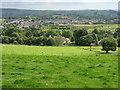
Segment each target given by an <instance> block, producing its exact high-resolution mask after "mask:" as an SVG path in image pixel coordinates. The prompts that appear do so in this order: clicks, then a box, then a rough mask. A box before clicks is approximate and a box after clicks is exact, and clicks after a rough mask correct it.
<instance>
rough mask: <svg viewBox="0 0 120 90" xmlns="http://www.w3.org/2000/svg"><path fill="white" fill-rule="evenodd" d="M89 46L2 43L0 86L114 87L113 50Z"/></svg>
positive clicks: (116, 76)
mask: <svg viewBox="0 0 120 90" xmlns="http://www.w3.org/2000/svg"><path fill="white" fill-rule="evenodd" d="M92 50H93V51H89V47H67V46H64V47H47V46H43V47H42V46H24V45H3V47H2V53H3V54H2V66H3V67H2V75H3V79H2V80H3V83H2V85H3V86H2V87H3V88H117V87H118V86H117V85H118V57H117V56H111V55H116V54H117V51H116V52H110V53H109V54H105V53H104V54H103V51H101V47H94V48H92ZM95 51H99V52H95ZM42 52H45V53H42ZM51 53H52V54H51ZM73 53H74V54H73Z"/></svg>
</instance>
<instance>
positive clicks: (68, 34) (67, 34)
mask: <svg viewBox="0 0 120 90" xmlns="http://www.w3.org/2000/svg"><path fill="white" fill-rule="evenodd" d="M62 36H64V37H66V38H72V36H73V35H72V32H70V31H63V32H62Z"/></svg>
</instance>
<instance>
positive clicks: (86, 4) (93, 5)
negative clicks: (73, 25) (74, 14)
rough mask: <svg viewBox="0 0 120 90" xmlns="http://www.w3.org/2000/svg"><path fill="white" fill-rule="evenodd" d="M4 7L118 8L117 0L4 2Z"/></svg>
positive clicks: (47, 8)
mask: <svg viewBox="0 0 120 90" xmlns="http://www.w3.org/2000/svg"><path fill="white" fill-rule="evenodd" d="M2 6H3V8H17V9H34V10H79V9H93V8H94V9H117V8H118V7H117V2H114V3H113V2H104V3H103V2H79V3H78V2H4V3H3V5H2Z"/></svg>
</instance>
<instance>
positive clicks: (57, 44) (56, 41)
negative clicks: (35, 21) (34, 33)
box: [55, 36, 63, 46]
mask: <svg viewBox="0 0 120 90" xmlns="http://www.w3.org/2000/svg"><path fill="white" fill-rule="evenodd" d="M55 45H56V46H61V45H63V40H62V37H61V36H58V37H57V38H55Z"/></svg>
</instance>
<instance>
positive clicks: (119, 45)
mask: <svg viewBox="0 0 120 90" xmlns="http://www.w3.org/2000/svg"><path fill="white" fill-rule="evenodd" d="M117 41H118V47H120V37H118V39H117Z"/></svg>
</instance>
